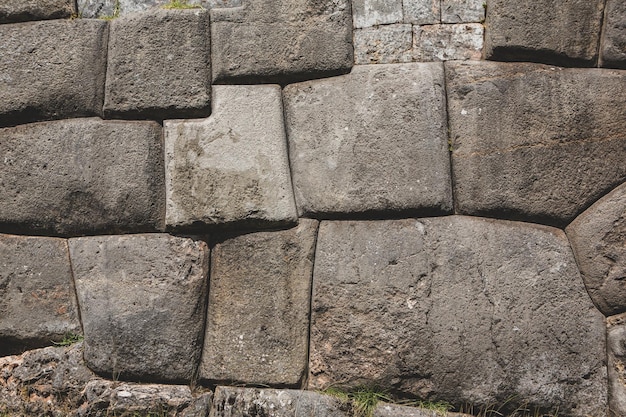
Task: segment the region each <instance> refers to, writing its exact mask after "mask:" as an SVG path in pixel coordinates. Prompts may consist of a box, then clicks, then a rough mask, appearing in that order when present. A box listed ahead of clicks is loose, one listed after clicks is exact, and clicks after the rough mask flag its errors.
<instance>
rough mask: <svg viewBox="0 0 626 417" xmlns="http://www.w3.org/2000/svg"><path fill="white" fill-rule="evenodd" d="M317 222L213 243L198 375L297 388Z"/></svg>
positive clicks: (305, 346) (303, 358) (301, 372)
mask: <svg viewBox="0 0 626 417" xmlns="http://www.w3.org/2000/svg"><path fill="white" fill-rule="evenodd" d="M317 224H318V222H317V221H315V220H309V219H300V224H299V225H298V226H297V227H295V228H293V229H289V230H285V231H277V232H260V233H252V234H247V235H242V236H239V237H235V238H232V239H228V240H226V241H224V242H222V243H219V244H217V245H216V246H215V248H214V249H213V252H212V259H211V287H210V290H209V308H208V314H207V328H206V336H205V338H204V352H203V354H202V365H201V367H200V378H203V379H208V380H213V381H240V382H244V383H248V384H264V385H272V384H273V385H281V386H298V384H299V383H300V381H301V380H302V378H303V377H304V373H305V369H306V365H307V364H306V361H307V351H308V328H309V303H310V301H309V297H310V293H311V276H312V273H313V255H314V251H315V239H316V233H317Z"/></svg>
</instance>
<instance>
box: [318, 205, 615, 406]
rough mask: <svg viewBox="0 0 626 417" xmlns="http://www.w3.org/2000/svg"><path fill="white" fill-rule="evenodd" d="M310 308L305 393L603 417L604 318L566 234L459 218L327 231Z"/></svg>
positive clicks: (328, 226)
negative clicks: (356, 393)
mask: <svg viewBox="0 0 626 417" xmlns="http://www.w3.org/2000/svg"><path fill="white" fill-rule="evenodd" d="M312 303H313V305H312V323H311V354H310V379H309V388H310V389H320V388H325V387H328V386H335V387H344V388H350V387H356V386H358V385H370V386H372V385H374V386H382V387H386V388H387V389H389V390H391V391H397V392H403V393H405V395H407V394H409V393H410V394H413V395H415V396H417V397H418V398H425V399H437V400H445V401H449V402H453V403H455V404H464V403H469V404H474V405H475V406H479V405H487V404H492V405H493V404H498V403H501V402H503V401H505V400H506V401H508V403H507V406H508V407H512V408H513V409H514V408H515V407H517V406H518V405H523V404H525V403H526V402H527V403H528V404H530V405H533V406H537V407H540V408H541V409H543V410H544V411H546V412H547V411H550V410H552V411H554V410H556V409H557V408H558V413H559V415H561V414H563V415H568V416H578V417H583V416H587V415H603V413H605V412H606V411H605V410H606V405H607V404H606V383H607V379H606V362H605V360H606V351H605V325H604V317H603V316H602V314H601V313H600V312H599V311H597V309H596V308H595V307H594V306H593V304H592V303H591V300H590V299H589V296H588V295H587V292H586V290H585V287H584V285H583V282H582V279H581V277H580V274H579V272H578V268H577V266H576V261H575V259H574V256H573V254H572V252H571V249H570V247H569V242H568V240H567V238H566V236H565V234H564V233H563V232H562V231H561V230H559V229H555V228H550V227H546V226H539V225H532V224H527V223H517V222H507V221H496V220H487V219H480V218H472V217H464V216H449V217H439V218H422V219H417V220H416V219H406V220H388V221H376V222H374V221H324V222H322V223H321V225H320V231H319V237H318V242H317V249H316V256H315V270H314V274H313V301H312Z"/></svg>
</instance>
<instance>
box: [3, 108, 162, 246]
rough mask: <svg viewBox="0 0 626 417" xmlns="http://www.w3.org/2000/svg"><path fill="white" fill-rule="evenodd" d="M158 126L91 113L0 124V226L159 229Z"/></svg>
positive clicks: (57, 230)
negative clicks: (2, 126)
mask: <svg viewBox="0 0 626 417" xmlns="http://www.w3.org/2000/svg"><path fill="white" fill-rule="evenodd" d="M161 135H162V134H161V127H160V126H159V125H158V124H157V123H154V122H119V121H102V120H100V119H97V118H88V119H71V120H60V121H55V122H42V123H32V124H28V125H22V126H16V127H11V128H5V129H0V155H2V160H1V161H0V195H2V204H0V225H2V227H3V229H4V230H14V231H20V233H21V232H24V231H27V232H29V233H37V234H40V233H50V234H55V235H76V234H94V233H101V232H103V231H107V232H109V233H110V232H111V231H123V232H127V231H154V230H157V229H162V228H163V223H164V222H163V218H164V207H163V205H164V203H163V202H164V200H165V196H164V194H165V187H164V184H163V182H164V180H163V175H164V174H163V150H162V144H161V141H162V139H161Z"/></svg>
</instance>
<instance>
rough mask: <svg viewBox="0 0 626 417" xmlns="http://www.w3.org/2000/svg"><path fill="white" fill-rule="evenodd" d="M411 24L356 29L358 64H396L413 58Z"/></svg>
mask: <svg viewBox="0 0 626 417" xmlns="http://www.w3.org/2000/svg"><path fill="white" fill-rule="evenodd" d="M412 48H413V36H412V34H411V25H404V24H399V25H384V26H377V27H370V28H363V29H355V31H354V60H355V63H356V64H394V63H404V62H411V61H412V59H413V54H412Z"/></svg>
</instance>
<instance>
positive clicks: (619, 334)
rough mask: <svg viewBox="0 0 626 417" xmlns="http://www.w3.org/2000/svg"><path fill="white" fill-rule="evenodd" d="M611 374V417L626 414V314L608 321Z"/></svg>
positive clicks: (609, 414) (608, 353)
mask: <svg viewBox="0 0 626 417" xmlns="http://www.w3.org/2000/svg"><path fill="white" fill-rule="evenodd" d="M606 344H607V357H608V364H607V367H608V374H609V413H608V416H609V417H621V416H623V415H624V414H625V413H626V314H619V315H616V316H612V317H608V318H607V320H606Z"/></svg>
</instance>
